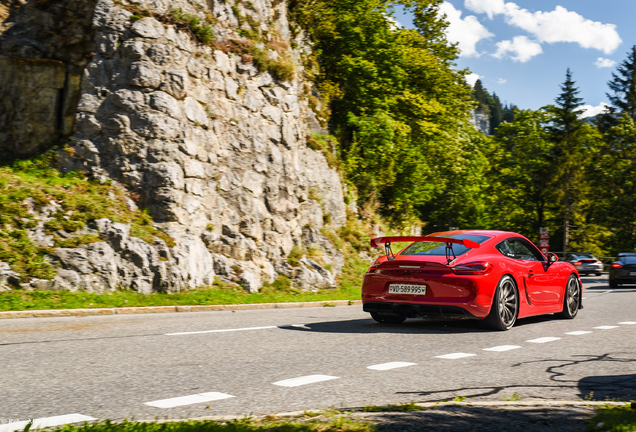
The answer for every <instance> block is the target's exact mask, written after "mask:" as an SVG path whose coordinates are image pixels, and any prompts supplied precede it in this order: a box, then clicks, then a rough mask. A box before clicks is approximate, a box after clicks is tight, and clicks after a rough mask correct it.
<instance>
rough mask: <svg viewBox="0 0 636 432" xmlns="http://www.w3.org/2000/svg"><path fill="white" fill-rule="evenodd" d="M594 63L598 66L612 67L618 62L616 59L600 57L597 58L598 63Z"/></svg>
mask: <svg viewBox="0 0 636 432" xmlns="http://www.w3.org/2000/svg"><path fill="white" fill-rule="evenodd" d="M594 64H595V65H596V67H597V68H610V67H614V65H615V64H616V62H615V61H614V60H610V59H606V58H603V57H599V58H597V59H596V63H594Z"/></svg>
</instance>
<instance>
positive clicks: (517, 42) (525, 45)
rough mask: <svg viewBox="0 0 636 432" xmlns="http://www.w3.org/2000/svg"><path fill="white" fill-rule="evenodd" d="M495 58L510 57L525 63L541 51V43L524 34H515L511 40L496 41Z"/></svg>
mask: <svg viewBox="0 0 636 432" xmlns="http://www.w3.org/2000/svg"><path fill="white" fill-rule="evenodd" d="M496 45H497V52H496V53H495V54H493V55H494V56H495V57H497V58H504V57H506V56H509V57H511V58H512V59H513V60H514V61H518V62H521V63H525V62H527V61H528V60H530V59H531V58H532V57H534V56H536V55H539V54H541V53H542V52H543V49H541V45H540V44H538V43H537V42H535V41H532V40H530V39H528V38H527V37H526V36H515V37H514V38H513V39H512V40H511V41H509V40H505V41H501V42H497V44H496Z"/></svg>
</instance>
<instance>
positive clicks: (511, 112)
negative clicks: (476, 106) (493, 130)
mask: <svg viewBox="0 0 636 432" xmlns="http://www.w3.org/2000/svg"><path fill="white" fill-rule="evenodd" d="M515 109H517V107H516V106H515V105H513V104H510V105H508V104H506V105H504V107H503V110H502V114H501V120H502V121H505V122H508V123H512V122H513V121H515Z"/></svg>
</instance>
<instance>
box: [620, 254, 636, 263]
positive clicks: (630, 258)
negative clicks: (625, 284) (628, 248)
mask: <svg viewBox="0 0 636 432" xmlns="http://www.w3.org/2000/svg"><path fill="white" fill-rule="evenodd" d="M621 261H623V262H624V263H625V264H636V256H630V255H627V256H622V257H621Z"/></svg>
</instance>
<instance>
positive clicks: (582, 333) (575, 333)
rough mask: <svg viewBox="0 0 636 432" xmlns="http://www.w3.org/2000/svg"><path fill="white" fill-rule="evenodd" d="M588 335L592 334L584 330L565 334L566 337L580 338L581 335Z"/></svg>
mask: <svg viewBox="0 0 636 432" xmlns="http://www.w3.org/2000/svg"><path fill="white" fill-rule="evenodd" d="M588 333H592V332H591V331H584V330H577V331H571V332H567V333H566V335H572V336H581V335H584V334H588Z"/></svg>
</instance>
